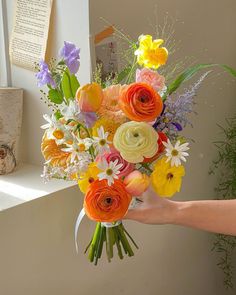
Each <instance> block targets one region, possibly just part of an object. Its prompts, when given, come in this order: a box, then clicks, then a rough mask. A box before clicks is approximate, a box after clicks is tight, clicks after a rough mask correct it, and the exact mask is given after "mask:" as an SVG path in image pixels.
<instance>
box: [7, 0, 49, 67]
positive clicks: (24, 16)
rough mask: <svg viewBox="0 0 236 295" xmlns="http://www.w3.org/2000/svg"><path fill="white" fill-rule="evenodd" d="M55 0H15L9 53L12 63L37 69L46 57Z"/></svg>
mask: <svg viewBox="0 0 236 295" xmlns="http://www.w3.org/2000/svg"><path fill="white" fill-rule="evenodd" d="M52 2H53V0H15V8H14V20H13V31H12V36H11V42H10V48H9V54H10V59H11V63H13V64H15V65H17V66H20V67H23V68H27V69H30V70H34V69H35V63H38V62H39V60H40V59H45V53H46V47H47V39H48V31H49V24H50V15H51V8H52Z"/></svg>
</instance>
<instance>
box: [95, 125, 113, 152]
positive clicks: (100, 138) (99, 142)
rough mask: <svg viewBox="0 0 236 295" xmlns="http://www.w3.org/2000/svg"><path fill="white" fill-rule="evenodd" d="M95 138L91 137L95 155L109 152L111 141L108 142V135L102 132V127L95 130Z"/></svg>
mask: <svg viewBox="0 0 236 295" xmlns="http://www.w3.org/2000/svg"><path fill="white" fill-rule="evenodd" d="M97 134H98V135H97V136H93V142H94V146H95V149H96V151H97V153H101V154H102V153H105V152H107V151H108V152H109V151H110V146H109V145H110V144H111V141H109V140H108V136H109V133H108V132H105V131H104V128H103V126H101V127H99V128H98V129H97Z"/></svg>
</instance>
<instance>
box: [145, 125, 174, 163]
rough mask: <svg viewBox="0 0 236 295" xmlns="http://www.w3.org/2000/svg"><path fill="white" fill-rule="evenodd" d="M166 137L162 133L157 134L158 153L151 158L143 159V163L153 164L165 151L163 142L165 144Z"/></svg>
mask: <svg viewBox="0 0 236 295" xmlns="http://www.w3.org/2000/svg"><path fill="white" fill-rule="evenodd" d="M167 140H168V137H167V136H166V135H165V133H163V132H161V131H160V132H158V141H157V144H158V151H157V153H156V154H155V155H154V156H153V157H151V158H144V160H143V163H152V162H154V161H155V160H156V159H157V158H158V157H159V156H160V155H161V154H162V153H163V152H164V150H165V146H164V144H163V142H167Z"/></svg>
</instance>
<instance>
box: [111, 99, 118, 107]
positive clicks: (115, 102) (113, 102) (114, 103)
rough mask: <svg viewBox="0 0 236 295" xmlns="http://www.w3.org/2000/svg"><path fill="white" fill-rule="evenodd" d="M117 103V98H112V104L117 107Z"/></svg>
mask: <svg viewBox="0 0 236 295" xmlns="http://www.w3.org/2000/svg"><path fill="white" fill-rule="evenodd" d="M116 105H117V100H116V99H112V100H111V106H112V107H115V106H116Z"/></svg>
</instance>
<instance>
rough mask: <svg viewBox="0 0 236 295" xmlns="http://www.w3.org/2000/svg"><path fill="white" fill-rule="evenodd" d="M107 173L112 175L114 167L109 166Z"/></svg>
mask: <svg viewBox="0 0 236 295" xmlns="http://www.w3.org/2000/svg"><path fill="white" fill-rule="evenodd" d="M106 174H107V175H108V176H110V175H112V174H113V171H112V169H111V168H108V169H107V170H106Z"/></svg>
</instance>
